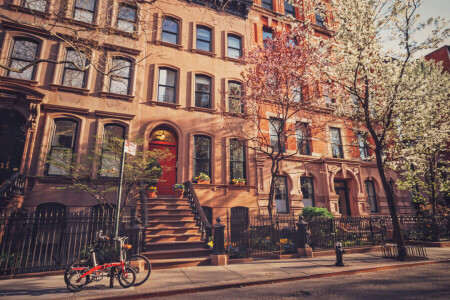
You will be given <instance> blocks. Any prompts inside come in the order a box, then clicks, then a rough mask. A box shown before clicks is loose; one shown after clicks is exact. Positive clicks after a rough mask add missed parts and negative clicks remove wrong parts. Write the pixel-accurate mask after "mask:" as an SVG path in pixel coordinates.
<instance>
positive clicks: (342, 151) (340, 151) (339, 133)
mask: <svg viewBox="0 0 450 300" xmlns="http://www.w3.org/2000/svg"><path fill="white" fill-rule="evenodd" d="M333 131H334V132H337V134H338V136H337V137H338V138H339V143H337V144H336V143H334V142H333V137H332V134H333V133H332V132H333ZM330 143H331V155H332V156H333V158H344V149H343V145H342V136H341V129H340V128H338V127H330ZM334 147H338V148H337V149H338V150H339V156H335V155H334V152H335V151H334V150H333V149H335V148H334Z"/></svg>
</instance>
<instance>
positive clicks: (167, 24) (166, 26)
mask: <svg viewBox="0 0 450 300" xmlns="http://www.w3.org/2000/svg"><path fill="white" fill-rule="evenodd" d="M162 30H163V31H165V32H170V33H173V34H178V23H177V22H175V21H172V20H168V19H165V20H163V26H162Z"/></svg>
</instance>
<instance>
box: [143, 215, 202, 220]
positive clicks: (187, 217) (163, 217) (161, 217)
mask: <svg viewBox="0 0 450 300" xmlns="http://www.w3.org/2000/svg"><path fill="white" fill-rule="evenodd" d="M193 220H194V215H193V214H178V215H164V214H152V215H148V221H193Z"/></svg>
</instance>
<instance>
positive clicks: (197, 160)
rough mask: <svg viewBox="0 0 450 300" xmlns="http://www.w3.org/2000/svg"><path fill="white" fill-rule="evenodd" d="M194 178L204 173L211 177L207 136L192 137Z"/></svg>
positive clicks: (209, 146)
mask: <svg viewBox="0 0 450 300" xmlns="http://www.w3.org/2000/svg"><path fill="white" fill-rule="evenodd" d="M193 169H194V176H198V175H199V174H200V173H205V174H206V175H208V176H210V177H211V139H210V138H209V137H207V136H203V135H196V136H194V162H193Z"/></svg>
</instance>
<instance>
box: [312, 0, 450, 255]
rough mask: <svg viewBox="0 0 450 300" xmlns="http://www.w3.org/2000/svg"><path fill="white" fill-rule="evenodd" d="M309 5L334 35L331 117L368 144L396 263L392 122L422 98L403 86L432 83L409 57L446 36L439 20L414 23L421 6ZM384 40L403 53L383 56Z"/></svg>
mask: <svg viewBox="0 0 450 300" xmlns="http://www.w3.org/2000/svg"><path fill="white" fill-rule="evenodd" d="M313 2H314V3H315V4H316V6H317V7H319V8H320V9H321V10H322V11H324V12H325V15H326V16H328V17H329V18H330V19H331V20H332V24H331V25H332V28H333V30H335V33H334V35H333V43H329V45H328V47H329V49H330V53H331V56H330V59H333V60H336V62H337V63H336V64H334V65H333V66H332V67H331V68H325V69H324V70H325V74H326V75H327V76H328V77H329V79H330V80H331V81H332V82H333V84H334V85H335V86H336V87H338V88H340V89H341V91H342V92H341V93H339V94H340V95H341V97H340V99H339V100H340V101H339V102H340V103H341V105H340V106H339V108H338V110H337V115H339V116H342V117H345V118H348V120H350V121H351V123H352V126H354V127H355V128H361V129H362V130H364V131H366V132H368V133H369V136H370V138H371V139H372V140H373V142H374V153H375V157H376V163H377V169H378V173H379V175H380V179H381V183H382V186H383V189H384V191H385V194H386V198H387V202H388V206H389V211H390V215H391V217H392V222H393V229H394V239H395V241H396V243H397V245H398V247H399V257H400V258H404V257H405V255H406V252H405V249H404V247H403V246H404V239H403V235H402V232H401V228H400V223H399V219H398V215H397V210H396V205H395V199H394V194H393V190H392V187H391V186H390V183H389V181H388V176H387V172H388V164H387V163H388V162H390V161H393V160H395V159H396V158H395V157H394V156H395V155H396V154H397V153H396V152H395V151H394V149H395V147H393V143H394V142H395V138H396V134H397V125H398V120H401V116H400V114H401V111H402V110H401V107H402V106H403V105H405V104H404V103H405V102H407V101H408V99H416V100H417V99H420V98H423V95H422V94H421V91H422V90H419V91H418V90H411V89H410V88H409V86H408V84H409V83H410V82H411V80H420V81H422V83H423V84H424V85H428V84H430V82H429V81H430V80H431V78H432V77H425V78H424V77H423V76H420V74H418V73H417V71H418V69H417V68H416V64H417V62H415V61H413V56H414V55H415V54H416V53H417V52H418V51H420V50H423V49H428V48H431V47H434V46H436V45H437V43H439V41H442V38H443V37H445V36H447V35H448V29H445V22H444V23H443V22H440V20H439V19H436V20H428V21H427V22H426V23H419V21H418V15H417V9H418V8H419V7H420V5H421V4H422V2H423V1H421V0H383V1H360V0H332V1H331V5H329V3H330V1H320V0H319V1H313ZM331 16H332V17H331ZM427 25H430V26H434V28H433V31H432V32H431V34H430V35H429V37H428V38H427V39H426V40H425V41H424V42H418V41H416V40H415V36H416V34H417V33H418V32H420V31H421V30H423V29H425V28H426V27H427ZM389 34H390V37H391V39H394V38H395V39H396V40H397V41H398V44H399V46H400V47H401V48H402V49H403V53H393V52H391V51H387V52H386V51H383V49H382V46H381V40H382V39H383V38H385V37H386V36H387V35H389ZM424 80H425V81H424ZM438 80H439V79H438ZM426 90H427V91H428V92H430V91H431V90H430V89H426ZM446 95H447V94H446ZM423 113H426V112H423Z"/></svg>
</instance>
